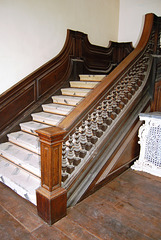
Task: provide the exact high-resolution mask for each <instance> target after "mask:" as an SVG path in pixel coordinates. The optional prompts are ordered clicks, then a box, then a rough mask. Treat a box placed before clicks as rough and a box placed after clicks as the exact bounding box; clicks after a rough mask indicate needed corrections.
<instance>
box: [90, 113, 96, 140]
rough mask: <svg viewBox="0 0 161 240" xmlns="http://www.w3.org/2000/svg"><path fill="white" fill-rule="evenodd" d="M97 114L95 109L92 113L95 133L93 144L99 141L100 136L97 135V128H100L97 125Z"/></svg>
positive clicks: (93, 131)
mask: <svg viewBox="0 0 161 240" xmlns="http://www.w3.org/2000/svg"><path fill="white" fill-rule="evenodd" d="M96 114H97V113H96V112H95V111H94V112H93V113H92V133H93V136H92V138H91V142H92V143H93V144H95V143H96V142H97V140H98V137H97V136H96V132H97V129H98V127H97V120H96V119H97V116H96Z"/></svg>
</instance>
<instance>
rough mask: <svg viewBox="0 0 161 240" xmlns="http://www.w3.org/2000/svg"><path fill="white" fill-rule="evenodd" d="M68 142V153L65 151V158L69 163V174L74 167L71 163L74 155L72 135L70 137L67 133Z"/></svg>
mask: <svg viewBox="0 0 161 240" xmlns="http://www.w3.org/2000/svg"><path fill="white" fill-rule="evenodd" d="M68 142H69V145H68V148H69V150H68V153H67V159H68V162H69V165H68V166H67V172H68V173H69V174H71V173H72V172H73V171H74V169H75V167H74V165H73V162H74V160H75V155H74V151H73V137H72V135H69V140H68Z"/></svg>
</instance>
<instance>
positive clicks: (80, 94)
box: [61, 88, 91, 97]
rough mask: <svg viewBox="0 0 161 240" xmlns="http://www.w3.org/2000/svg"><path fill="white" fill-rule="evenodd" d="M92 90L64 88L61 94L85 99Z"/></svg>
mask: <svg viewBox="0 0 161 240" xmlns="http://www.w3.org/2000/svg"><path fill="white" fill-rule="evenodd" d="M90 91H91V89H85V88H62V89H61V92H62V94H63V95H70V96H78V97H85V96H86V95H87V94H88V93H89V92H90Z"/></svg>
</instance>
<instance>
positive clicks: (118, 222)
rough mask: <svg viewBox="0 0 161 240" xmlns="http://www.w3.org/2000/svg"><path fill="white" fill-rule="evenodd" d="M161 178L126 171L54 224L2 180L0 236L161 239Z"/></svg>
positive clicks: (55, 239)
mask: <svg viewBox="0 0 161 240" xmlns="http://www.w3.org/2000/svg"><path fill="white" fill-rule="evenodd" d="M160 226H161V178H158V177H154V176H152V175H150V174H146V173H142V172H134V171H132V170H128V171H127V172H125V173H124V174H122V175H121V176H119V177H118V178H116V179H115V180H113V181H112V182H111V183H109V184H107V185H106V186H104V187H103V188H101V189H100V190H99V191H97V192H96V193H94V194H93V195H91V196H90V197H88V198H87V199H85V200H84V201H82V202H81V203H79V204H78V205H77V206H75V207H73V208H70V209H68V215H67V217H65V218H63V219H62V220H60V221H59V222H57V223H55V224H54V225H53V226H52V227H50V226H48V225H47V224H46V223H44V222H43V221H42V220H41V219H40V218H39V217H38V216H37V212H36V207H35V206H34V205H32V204H30V203H29V202H27V201H26V200H24V199H22V198H21V197H19V196H17V194H16V193H14V192H13V191H12V190H10V189H9V188H7V187H6V186H4V185H3V184H0V239H1V240H12V239H16V240H17V239H18V240H19V239H20V240H28V239H30V240H34V239H40V240H42V239H45V240H49V239H50V240H52V239H53V240H59V239H63V240H64V239H75V240H77V239H81V240H86V239H87V240H88V239H90V240H96V239H97V240H98V239H122V240H127V239H130V240H135V239H137V240H140V239H147V240H148V239H156V240H159V239H161V227H160Z"/></svg>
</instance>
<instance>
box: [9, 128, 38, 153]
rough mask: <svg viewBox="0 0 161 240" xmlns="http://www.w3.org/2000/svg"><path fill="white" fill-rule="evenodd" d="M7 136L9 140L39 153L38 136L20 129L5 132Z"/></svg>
mask: <svg viewBox="0 0 161 240" xmlns="http://www.w3.org/2000/svg"><path fill="white" fill-rule="evenodd" d="M7 137H8V139H9V141H10V142H13V143H15V144H18V145H19V146H22V147H23V148H26V149H28V150H30V151H33V152H35V153H37V154H40V141H39V138H38V137H36V136H34V135H31V134H29V133H25V132H22V131H18V132H13V133H10V134H7Z"/></svg>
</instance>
